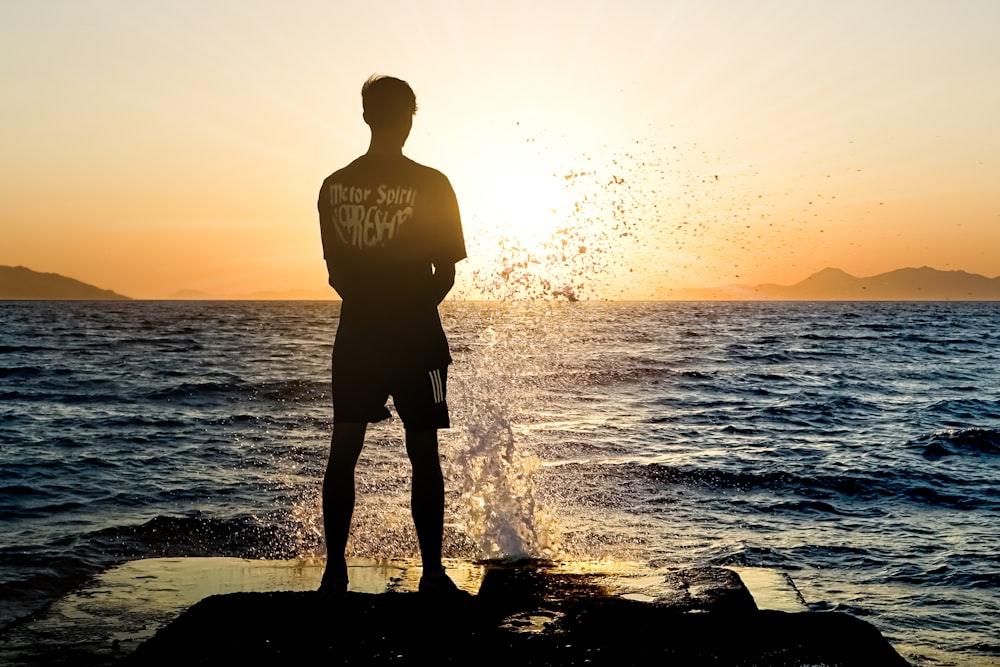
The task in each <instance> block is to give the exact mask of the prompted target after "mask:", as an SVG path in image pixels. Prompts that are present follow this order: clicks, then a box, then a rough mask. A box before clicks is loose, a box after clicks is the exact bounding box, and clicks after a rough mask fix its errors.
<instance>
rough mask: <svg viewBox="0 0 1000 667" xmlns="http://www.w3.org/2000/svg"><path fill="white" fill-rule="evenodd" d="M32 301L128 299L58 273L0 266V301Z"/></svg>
mask: <svg viewBox="0 0 1000 667" xmlns="http://www.w3.org/2000/svg"><path fill="white" fill-rule="evenodd" d="M34 299H39V300H79V301H110V300H115V301H121V300H127V299H129V297H127V296H123V295H121V294H118V293H116V292H112V291H111V290H106V289H101V288H99V287H94V286H93V285H88V284H87V283H82V282H80V281H79V280H74V279H73V278H67V277H65V276H60V275H59V274H58V273H39V272H37V271H32V270H31V269H26V268H25V267H23V266H0V300H34Z"/></svg>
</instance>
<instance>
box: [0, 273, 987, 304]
mask: <svg viewBox="0 0 1000 667" xmlns="http://www.w3.org/2000/svg"><path fill="white" fill-rule="evenodd" d="M172 298H173V299H177V300H203V299H204V300H220V301H226V300H248V299H249V300H282V301H294V300H324V301H326V300H331V299H335V296H334V295H333V294H332V293H328V294H324V293H323V292H318V291H307V290H289V291H285V292H256V293H252V294H241V295H227V296H221V297H220V296H217V295H209V294H206V293H204V292H199V291H195V290H180V291H178V292H175V293H174V295H173V297H172ZM667 298H668V299H670V300H685V301H1000V276H998V277H996V278H987V277H986V276H982V275H979V274H976V273H968V272H966V271H941V270H938V269H933V268H930V267H927V266H924V267H920V268H905V269H896V270H894V271H888V272H886V273H880V274H878V275H875V276H869V277H867V278H858V277H856V276H852V275H851V274H849V273H847V272H846V271H842V270H841V269H836V268H826V269H823V270H822V271H818V272H816V273H814V274H812V275H811V276H809V277H808V278H806V279H805V280H802V281H800V282H798V283H795V284H794V285H777V284H773V283H763V284H759V285H727V286H724V287H697V288H683V289H675V290H672V291H671V292H670V293H669V296H668V297H667ZM0 300H101V301H108V300H116V301H121V300H131V297H128V296H124V295H122V294H119V293H117V292H114V291H112V290H107V289H101V288H99V287H95V286H93V285H88V284H87V283H84V282H81V281H79V280H75V279H73V278H68V277H65V276H61V275H59V274H57V273H40V272H38V271H33V270H31V269H28V268H26V267H23V266H0Z"/></svg>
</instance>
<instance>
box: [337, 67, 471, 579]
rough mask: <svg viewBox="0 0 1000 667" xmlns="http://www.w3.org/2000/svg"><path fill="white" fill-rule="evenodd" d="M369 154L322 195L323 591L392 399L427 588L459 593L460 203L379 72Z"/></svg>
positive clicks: (368, 110) (413, 107)
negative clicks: (445, 321) (450, 303)
mask: <svg viewBox="0 0 1000 667" xmlns="http://www.w3.org/2000/svg"><path fill="white" fill-rule="evenodd" d="M361 99H362V105H363V109H364V120H365V123H367V124H368V127H369V128H370V129H371V142H370V144H369V146H368V152H367V153H365V154H364V155H362V156H361V157H359V158H357V159H356V160H354V161H353V162H351V163H350V164H349V165H347V166H346V167H344V168H343V169H340V170H338V171H336V172H334V173H333V174H331V175H330V176H329V177H327V179H326V180H325V181H323V186H322V188H321V189H320V192H319V202H318V207H319V220H320V230H321V233H322V238H323V253H324V256H325V258H326V265H327V269H328V271H329V274H330V285H331V286H332V287H333V288H334V289H335V290H336V291H337V293H338V294H339V295H340V297H341V299H342V304H341V311H340V322H339V324H338V326H337V335H336V338H335V341H334V345H333V360H332V361H333V362H332V386H333V436H332V438H331V442H330V459H329V461H328V463H327V469H326V475H325V477H324V479H323V525H324V530H325V531H326V547H327V564H326V570H325V572H324V574H323V580H322V583H321V584H320V593H321V594H322V595H324V596H326V597H333V598H340V597H343V596H344V595H345V594H346V591H347V561H346V560H345V558H344V550H345V548H346V546H347V538H348V535H349V533H350V527H351V516H352V514H353V512H354V468H355V465H356V464H357V461H358V457H359V455H360V454H361V449H362V446H363V444H364V438H365V430H366V428H367V425H368V423H369V422H377V421H380V420H382V419H386V418H388V417H389V416H390V414H389V411H388V409H387V408H386V400H387V399H388V397H389V396H392V398H393V403H394V405H395V408H396V412H397V413H398V415H399V418H400V419H401V420H402V422H403V427H404V430H405V436H406V453H407V456H408V457H409V460H410V465H411V467H412V472H413V479H412V488H411V511H412V514H413V523H414V526H415V527H416V531H417V540H418V542H419V544H420V555H421V561H422V565H423V573H422V576H421V579H420V585H419V590H420V592H421V593H426V594H451V593H455V592H457V591H458V589H457V588H456V587H455V584H454V583H453V582H452V581H451V579H449V578H448V576H447V575H446V574H445V571H444V568H443V567H442V564H441V541H442V532H443V526H444V479H443V477H442V474H441V462H440V459H439V457H438V437H437V430H438V429H441V428H449V427H450V421H449V416H448V406H447V403H446V402H445V398H446V395H447V381H448V365H449V364H450V363H451V354H450V352H449V349H448V341H447V338H446V337H445V333H444V329H443V328H442V327H441V319H440V317H439V315H438V305H439V304H440V303H441V301H442V300H444V298H445V296H446V295H447V294H448V292H449V291H450V290H451V288H452V286H453V285H454V283H455V264H456V263H457V262H459V261H461V260H462V259H464V258H465V256H466V254H465V239H464V237H463V234H462V224H461V220H460V217H459V211H458V202H457V200H456V198H455V192H454V190H452V187H451V183H449V181H448V179H447V177H445V175H444V174H442V173H441V172H439V171H437V170H435V169H431V168H430V167H425V166H423V165H420V164H417V163H416V162H414V161H413V160H410V159H409V158H407V157H406V156H404V155H403V144H404V143H406V139H407V137H408V136H409V134H410V128H411V127H412V125H413V116H414V114H415V113H416V111H417V103H416V96H415V95H414V93H413V90H412V89H411V88H410V86H409V84H407V83H406V82H405V81H402V80H400V79H397V78H393V77H388V76H372V77H370V78H369V79H368V80H367V81H366V82H365V84H364V86H363V87H362V89H361Z"/></svg>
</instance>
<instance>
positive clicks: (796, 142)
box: [0, 0, 1000, 298]
mask: <svg viewBox="0 0 1000 667" xmlns="http://www.w3.org/2000/svg"><path fill="white" fill-rule="evenodd" d="M362 4H363V5H365V6H360V5H362ZM358 5H359V6H357V7H350V6H345V4H344V3H330V2H320V1H316V2H303V1H295V0H289V1H286V2H281V3H278V2H247V3H235V2H234V3H221V2H220V3H202V2H193V1H190V0H183V1H177V2H170V3H134V2H127V1H124V0H106V1H98V0H74V1H72V2H70V1H59V0H50V1H49V2H44V3H3V4H2V5H0V33H2V39H0V55H2V58H0V70H2V72H3V81H4V89H5V103H4V104H3V105H0V126H2V127H3V128H4V129H3V132H4V137H3V144H4V150H3V151H2V153H0V169H2V171H3V179H2V184H0V206H2V207H3V208H2V216H3V236H2V239H3V240H2V242H0V264H3V265H24V266H28V267H29V268H32V269H35V270H38V271H52V272H57V273H61V274H64V275H68V276H72V277H75V278H78V279H80V280H84V281H86V282H89V283H92V284H95V285H98V286H100V287H102V288H108V289H114V290H116V291H118V292H121V293H124V294H127V295H129V296H133V297H137V298H168V297H170V296H172V295H174V294H175V293H177V292H178V291H179V290H199V291H203V292H206V293H209V294H212V295H237V294H246V293H252V292H259V291H276V292H281V291H287V290H301V291H308V292H314V293H316V294H319V295H322V294H329V291H327V290H325V279H326V276H325V267H324V265H323V261H322V253H321V250H320V247H319V235H318V225H317V221H316V213H315V199H316V192H317V190H318V187H319V184H320V182H321V181H322V179H323V177H324V176H326V174H328V173H329V172H331V171H333V170H334V169H335V168H337V167H339V166H341V165H343V164H344V163H346V162H347V161H349V160H350V159H352V158H353V157H355V156H356V155H357V154H359V153H360V152H363V151H364V149H365V148H366V147H367V139H368V135H367V128H366V127H365V125H364V124H363V122H362V120H361V114H360V94H359V91H360V86H361V83H362V82H363V81H364V79H365V78H366V77H367V76H368V75H369V74H371V73H373V72H382V73H389V74H394V75H397V76H400V77H402V78H405V79H407V80H408V81H410V83H411V84H412V85H413V87H414V89H415V90H416V92H417V98H418V103H419V104H420V111H419V112H418V114H417V117H416V119H415V123H414V130H413V133H412V135H411V138H410V141H409V142H408V144H407V148H406V152H407V154H409V155H410V156H411V157H413V158H414V159H416V160H417V161H419V162H424V163H426V164H430V165H432V166H435V167H438V168H439V169H441V170H442V171H444V172H445V173H446V174H448V176H449V177H450V178H451V180H452V183H453V185H454V186H455V189H456V192H457V193H458V196H459V202H460V205H461V207H462V212H463V217H464V222H465V229H466V236H467V239H468V242H469V251H470V259H469V260H467V261H465V262H463V263H462V264H460V265H459V286H458V290H457V291H456V294H457V295H459V296H467V297H475V296H484V295H485V296H491V295H493V296H495V295H496V294H497V293H499V292H504V293H510V294H513V295H517V294H518V293H519V290H520V293H522V294H523V293H531V292H532V291H533V290H536V291H537V286H538V285H539V284H541V281H545V280H547V281H548V282H549V283H550V284H552V285H553V286H555V287H559V286H562V285H566V286H571V287H573V288H574V289H575V290H577V291H578V292H579V293H580V294H581V295H582V296H590V297H610V298H615V297H625V298H649V297H669V295H670V289H671V288H672V287H687V286H701V285H717V284H726V283H731V282H747V283H757V282H778V283H786V284H787V283H792V282H796V281H798V280H800V279H802V278H804V277H806V276H807V275H809V274H810V273H812V272H814V271H817V270H819V269H821V268H823V267H826V266H836V267H839V268H842V269H844V270H846V271H848V272H850V273H853V274H855V275H861V276H864V275H872V274H875V273H879V272H882V271H888V270H891V269H895V268H900V267H903V266H923V265H929V266H933V267H935V268H939V269H964V270H967V271H972V272H976V273H982V274H984V275H987V276H990V277H993V276H996V275H998V274H1000V252H997V250H996V249H997V248H1000V132H997V130H996V118H1000V86H998V85H996V82H997V73H998V72H1000V42H998V40H996V39H995V34H994V33H995V26H997V25H1000V4H997V3H995V2H992V0H982V1H971V0H956V1H954V2H950V3H944V2H938V1H937V0H918V1H914V0H908V1H905V2H904V1H902V0H901V1H898V2H893V1H888V0H887V1H883V2H878V3H871V2H850V1H846V2H845V1H838V2H834V1H827V0H815V1H813V2H799V1H798V0H782V1H773V2H766V1H756V2H751V1H749V0H746V1H742V0H741V1H736V0H728V1H722V0H719V1H716V2H711V1H698V2H695V1H693V0H692V1H683V2H669V1H665V2H635V1H630V0H619V1H617V2H610V1H607V2H605V1H598V2H592V3H589V4H580V3H574V2H537V1H533V2H523V3H504V4H503V5H501V4H497V3H490V2H475V1H470V2H463V3H454V2H449V3H444V2H440V3H439V2H421V3H410V2H381V3H358ZM567 176H569V178H567ZM504 239H506V240H505V241H504V243H505V245H504V246H503V247H501V245H500V243H501V241H503V240H504ZM564 239H568V240H570V241H571V242H572V245H573V247H576V248H578V249H579V248H580V247H584V248H586V251H585V252H577V253H575V254H571V255H569V256H565V255H564V253H563V254H562V255H560V254H559V253H556V254H555V255H554V254H553V248H562V247H564V246H562V245H561V242H562V240H564ZM566 247H568V246H566ZM560 252H562V251H560ZM520 259H535V260H540V261H538V262H535V263H530V264H529V265H528V266H529V268H528V269H527V270H524V271H521V272H515V273H514V274H511V275H512V276H513V277H512V281H510V282H508V283H506V284H503V282H502V281H498V280H497V276H498V275H500V272H501V271H502V270H503V269H504V268H505V267H508V268H509V266H510V265H511V263H512V262H516V261H518V260H520Z"/></svg>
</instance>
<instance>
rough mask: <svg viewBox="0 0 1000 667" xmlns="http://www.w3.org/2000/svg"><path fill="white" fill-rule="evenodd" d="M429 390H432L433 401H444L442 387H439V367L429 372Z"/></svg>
mask: <svg viewBox="0 0 1000 667" xmlns="http://www.w3.org/2000/svg"><path fill="white" fill-rule="evenodd" d="M430 376H431V390H432V391H433V392H434V402H435V403H443V402H444V388H443V387H441V369H439V368H435V369H434V370H432V371H431V372H430Z"/></svg>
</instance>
